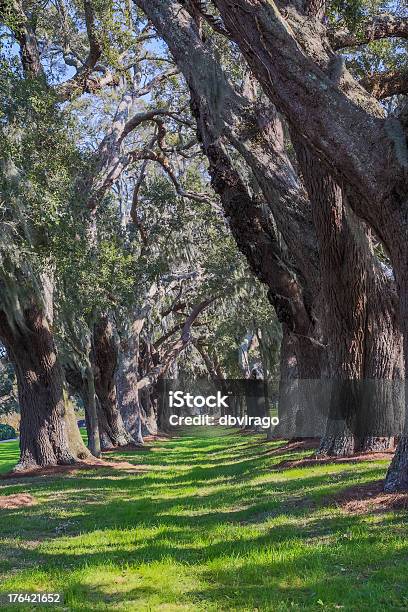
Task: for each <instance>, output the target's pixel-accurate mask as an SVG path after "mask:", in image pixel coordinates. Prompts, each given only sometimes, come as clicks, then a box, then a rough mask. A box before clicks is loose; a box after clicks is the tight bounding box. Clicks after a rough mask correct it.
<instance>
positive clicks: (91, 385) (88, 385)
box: [82, 360, 101, 457]
mask: <svg viewBox="0 0 408 612" xmlns="http://www.w3.org/2000/svg"><path fill="white" fill-rule="evenodd" d="M82 398H83V402H84V406H85V415H86V428H87V432H88V447H89V450H90V451H91V453H92V454H93V455H94V456H95V457H100V456H101V435H100V431H99V418H98V410H97V406H96V392H95V377H94V373H93V369H92V364H91V362H90V361H89V360H88V363H87V367H86V377H85V381H84V382H83V392H82Z"/></svg>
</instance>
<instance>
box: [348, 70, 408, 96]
mask: <svg viewBox="0 0 408 612" xmlns="http://www.w3.org/2000/svg"><path fill="white" fill-rule="evenodd" d="M360 83H361V85H362V86H363V87H364V88H365V89H366V90H367V91H369V92H370V93H371V95H373V96H374V97H375V98H377V100H383V99H384V98H389V97H390V96H396V95H399V94H402V95H406V94H407V93H408V70H405V71H403V72H401V71H399V70H389V71H388V72H377V73H374V74H371V75H367V76H366V77H364V78H363V79H361V81H360Z"/></svg>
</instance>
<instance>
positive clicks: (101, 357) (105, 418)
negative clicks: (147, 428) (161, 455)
mask: <svg viewBox="0 0 408 612" xmlns="http://www.w3.org/2000/svg"><path fill="white" fill-rule="evenodd" d="M92 357H93V365H94V370H95V391H96V395H97V398H98V400H99V401H98V403H97V412H98V421H99V435H100V439H101V446H102V448H103V449H108V448H112V447H117V446H126V445H127V444H129V443H130V442H132V441H133V438H132V436H131V435H130V434H129V432H128V431H126V428H125V425H124V423H123V420H122V416H121V413H120V410H119V407H118V403H117V398H116V385H115V382H116V381H115V376H116V370H117V365H118V344H117V341H116V339H115V336H114V331H113V326H112V323H111V321H110V320H109V317H108V316H101V317H100V318H99V320H98V321H97V323H96V324H95V326H94V333H93V347H92Z"/></svg>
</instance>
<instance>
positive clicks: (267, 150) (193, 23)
mask: <svg viewBox="0 0 408 612" xmlns="http://www.w3.org/2000/svg"><path fill="white" fill-rule="evenodd" d="M138 4H139V5H140V6H142V8H143V10H144V11H145V13H146V15H147V16H148V17H149V18H150V19H151V20H152V22H153V23H154V25H155V27H156V28H157V30H158V32H159V34H160V36H161V37H162V38H163V39H164V40H165V41H166V43H167V44H168V46H169V48H170V50H171V52H172V55H173V56H174V58H175V59H176V61H177V64H178V65H179V67H180V69H181V70H182V72H183V74H184V76H185V78H186V80H187V83H188V85H189V88H190V92H191V96H192V108H193V114H194V115H195V117H196V119H197V125H198V130H199V135H200V138H201V141H202V143H203V149H204V151H205V153H206V154H207V156H208V159H209V161H210V173H211V176H212V184H213V186H214V189H215V190H216V191H217V192H218V193H219V194H220V197H221V200H222V202H223V205H224V209H225V211H226V214H228V216H229V218H230V219H231V229H232V231H233V233H234V236H235V238H236V240H237V243H238V245H239V248H240V249H241V250H242V251H243V252H244V253H245V255H246V257H247V258H248V261H249V262H250V264H251V267H252V269H253V270H254V272H255V273H256V274H257V276H258V277H259V278H260V279H261V280H262V281H263V282H265V283H266V284H267V286H268V287H269V288H270V291H269V296H270V298H271V301H272V303H274V305H275V307H276V308H277V312H278V314H279V316H280V318H281V320H282V322H283V323H284V330H285V333H286V334H292V335H293V340H292V344H293V346H294V348H295V352H296V353H297V364H298V373H299V375H300V376H301V378H317V377H319V376H320V375H321V374H322V371H321V363H322V361H323V362H324V361H325V360H324V359H323V360H322V354H324V352H325V349H326V347H325V345H327V349H326V350H327V352H328V357H329V363H330V370H331V376H332V377H333V378H345V379H346V380H348V379H350V378H354V379H359V380H362V379H364V378H375V379H378V380H382V379H386V380H387V381H390V380H393V379H394V378H397V379H398V378H400V377H401V339H400V334H399V329H398V324H397V308H396V300H395V288H394V285H393V282H392V281H391V280H390V279H389V278H387V277H386V274H385V273H384V271H383V270H382V269H381V266H380V265H379V263H378V261H377V257H376V255H374V254H373V250H372V244H371V238H370V236H367V235H366V233H365V232H364V229H362V230H361V231H360V230H359V229H358V223H357V222H355V221H353V220H351V218H350V213H347V210H346V209H347V206H348V203H345V202H343V200H342V199H341V192H340V191H339V190H337V191H336V186H335V185H334V187H333V190H332V191H330V188H329V185H328V184H327V180H326V177H325V176H324V175H323V173H322V171H321V170H320V168H319V165H318V163H315V164H314V165H313V164H312V162H309V163H306V162H307V161H309V159H311V156H310V155H309V158H308V159H307V160H306V155H305V154H303V155H301V152H302V151H305V147H304V145H300V144H299V145H298V146H297V152H298V157H299V159H298V160H297V161H298V166H299V169H300V171H301V172H300V173H299V174H298V176H297V169H296V168H294V166H293V161H292V159H291V158H290V157H289V155H288V153H287V151H286V150H285V143H284V137H283V134H284V132H283V129H282V126H281V120H280V118H279V117H278V115H277V113H276V111H275V110H274V108H273V107H271V105H269V106H268V104H266V105H265V102H263V104H260V103H259V101H258V100H256V99H254V95H253V87H252V91H249V93H248V89H249V90H250V89H251V88H248V87H246V86H245V83H244V86H243V88H242V89H237V87H236V86H235V89H234V87H233V83H231V78H230V79H229V78H227V77H226V75H225V74H224V72H223V69H222V66H221V65H220V64H219V62H218V61H217V59H216V58H215V56H214V54H213V53H212V51H211V47H212V45H211V42H209V40H208V39H206V40H205V41H204V40H203V31H202V22H203V20H206V21H209V22H210V24H211V26H212V27H213V28H214V29H215V30H216V31H217V32H218V31H220V32H221V33H222V34H223V35H226V34H227V30H226V29H225V28H222V27H221V28H220V27H219V26H220V21H219V19H218V20H217V19H214V18H212V17H211V16H210V17H209V14H208V13H207V12H205V11H204V10H203V3H201V4H200V3H196V5H195V8H196V10H195V11H194V10H191V9H192V5H194V3H191V2H190V3H184V6H185V8H183V7H182V6H181V5H180V4H179V3H177V2H170V3H165V2H161V1H160V0H158V1H155V2H149V3H147V2H143V1H140V2H138ZM188 10H190V14H189V13H188ZM200 19H201V21H200ZM197 20H198V21H197ZM197 23H198V24H199V25H200V27H198V26H197ZM230 72H231V71H230ZM227 145H231V146H232V147H234V148H235V149H236V151H237V152H239V153H240V154H241V155H242V157H243V158H244V160H245V162H246V163H247V164H248V165H249V167H250V169H251V170H252V172H253V175H254V177H255V179H256V181H257V183H258V185H259V187H260V189H261V192H262V194H263V197H264V198H265V201H266V202H267V205H266V206H268V207H269V208H270V209H271V213H272V215H273V221H274V222H275V223H276V225H275V226H274V225H273V221H272V223H271V218H270V217H269V218H268V216H267V215H265V208H266V206H265V204H264V205H263V206H262V201H261V202H260V201H259V197H258V198H257V197H254V196H253V194H252V193H251V192H250V190H248V188H247V186H246V184H245V181H243V180H242V175H241V176H240V169H239V167H238V168H237V166H236V165H234V164H233V160H232V158H231V156H230V153H229V151H228V149H227ZM302 161H303V162H304V163H303V164H302V163H301V162H302ZM244 177H245V175H244ZM308 179H310V180H309V181H308ZM303 183H304V184H305V186H303ZM312 186H315V187H316V188H315V189H314V190H313V189H312V188H311V187H312ZM305 188H306V189H305ZM331 195H333V197H332V201H333V204H332V205H330V196H331ZM339 196H340V199H339ZM319 201H320V202H322V205H321V206H320V207H319V206H318V202H319ZM326 202H327V206H326ZM260 204H261V205H260ZM330 206H331V209H330ZM336 207H337V208H336ZM319 209H320V212H319ZM326 209H327V211H328V213H327V215H328V216H327V217H326V218H325V217H324V214H325V210H326ZM322 215H323V216H322ZM330 215H332V217H330ZM336 219H337V223H335V224H333V222H332V224H331V225H330V221H331V220H336ZM297 228H298V229H297ZM276 229H278V232H276ZM319 243H320V244H319ZM316 244H318V245H319V249H318V250H317V249H316ZM283 245H285V246H286V247H287V251H286V250H285V248H282V246H283ZM343 252H346V253H348V257H349V264H350V265H349V266H348V273H349V276H350V275H353V276H355V277H356V278H357V276H358V274H360V279H359V280H356V281H355V282H354V283H350V282H349V280H348V278H347V275H346V269H347V266H346V265H345V264H344V261H343V260H342V255H341V253H343ZM355 261H357V262H358V264H359V266H360V267H359V268H357V267H355V266H354V262H355ZM319 269H320V274H322V279H327V282H326V283H323V288H324V293H325V295H324V301H323V304H322V302H321V289H320V282H319V280H320V276H319ZM343 279H344V280H343ZM331 281H333V282H331ZM324 307H326V312H323V308H324ZM358 309H360V315H359V316H360V319H359V318H358V316H356V313H357V310H358ZM367 320H368V321H371V322H373V321H376V323H375V325H374V326H373V325H372V323H370V324H369V325H365V321H367ZM318 321H320V323H318ZM330 326H331V327H330ZM380 329H381V330H382V331H381V332H380V331H379V330H380ZM336 333H337V336H336ZM339 334H341V335H342V338H341V340H340V336H339ZM357 338H358V341H357V342H356V339H357ZM351 347H354V350H350V348H351ZM365 354H366V355H369V359H366V360H365V359H364V355H365ZM379 387H381V383H379ZM379 396H381V392H380V393H379ZM385 405H386V403H385ZM390 443H391V440H388V442H387V441H386V440H384V439H378V440H375V439H374V438H371V439H369V440H362V441H360V444H361V445H362V446H363V448H366V449H367V450H375V448H379V449H380V448H382V447H383V445H384V444H390ZM353 450H354V440H353V437H352V436H351V437H350V440H349V441H347V435H346V434H345V435H344V436H343V434H342V432H338V434H337V435H336V436H335V437H334V438H333V435H332V434H330V433H329V434H328V437H327V439H326V440H325V441H324V442H323V444H322V452H324V453H327V452H329V453H331V452H333V453H336V454H337V453H339V454H342V453H344V454H348V453H350V452H353Z"/></svg>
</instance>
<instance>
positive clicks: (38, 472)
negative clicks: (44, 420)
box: [0, 457, 147, 480]
mask: <svg viewBox="0 0 408 612" xmlns="http://www.w3.org/2000/svg"><path fill="white" fill-rule="evenodd" d="M100 468H105V469H106V468H109V469H112V468H113V469H115V470H120V471H124V472H128V473H129V472H132V473H140V472H146V471H147V468H146V466H144V465H133V463H128V462H127V461H106V460H104V459H97V458H96V457H93V458H92V459H85V460H84V461H79V462H78V463H74V464H73V465H51V466H47V467H43V468H34V469H27V470H19V471H15V472H13V471H12V472H7V473H6V474H2V475H1V476H0V479H1V480H9V479H13V480H18V479H20V478H32V477H36V476H55V475H59V474H76V473H77V472H79V471H81V470H95V469H100Z"/></svg>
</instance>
